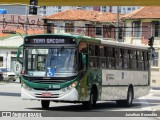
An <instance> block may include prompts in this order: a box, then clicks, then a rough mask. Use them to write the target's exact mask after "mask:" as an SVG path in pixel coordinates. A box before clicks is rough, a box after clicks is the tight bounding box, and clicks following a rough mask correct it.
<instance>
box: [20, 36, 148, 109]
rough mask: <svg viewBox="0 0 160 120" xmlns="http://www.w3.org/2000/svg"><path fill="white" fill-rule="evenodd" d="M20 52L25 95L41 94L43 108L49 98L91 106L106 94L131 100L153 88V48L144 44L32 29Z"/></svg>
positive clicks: (29, 97)
mask: <svg viewBox="0 0 160 120" xmlns="http://www.w3.org/2000/svg"><path fill="white" fill-rule="evenodd" d="M21 50H23V61H20V60H19V55H20V51H21ZM17 58H18V60H19V62H20V63H22V66H23V67H22V75H21V84H22V88H21V98H22V99H24V100H40V101H41V105H42V108H48V107H49V104H50V101H53V102H68V103H82V104H83V105H84V106H85V107H86V108H87V109H91V108H92V107H93V106H94V105H95V104H96V102H97V101H107V100H108V101H116V102H117V104H118V105H125V106H131V105H132V100H133V99H134V98H138V97H142V96H145V95H147V94H148V93H149V90H150V52H149V48H148V47H144V46H136V45H130V44H125V43H119V42H113V41H110V40H103V39H98V38H90V37H87V36H79V35H71V34H43V35H31V36H26V37H25V38H24V44H23V45H22V46H20V47H19V49H18V54H17Z"/></svg>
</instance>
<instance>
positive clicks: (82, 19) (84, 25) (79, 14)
mask: <svg viewBox="0 0 160 120" xmlns="http://www.w3.org/2000/svg"><path fill="white" fill-rule="evenodd" d="M116 17H117V14H114V13H110V12H99V11H90V10H67V11H63V12H60V13H57V14H53V15H49V16H46V17H44V24H45V26H46V27H45V33H71V34H81V35H85V36H90V37H94V38H113V39H114V40H115V39H116V33H115V26H116Z"/></svg>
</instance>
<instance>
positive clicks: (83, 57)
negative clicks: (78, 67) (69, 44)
mask: <svg viewBox="0 0 160 120" xmlns="http://www.w3.org/2000/svg"><path fill="white" fill-rule="evenodd" d="M86 60H87V56H86V54H83V53H82V64H83V65H86Z"/></svg>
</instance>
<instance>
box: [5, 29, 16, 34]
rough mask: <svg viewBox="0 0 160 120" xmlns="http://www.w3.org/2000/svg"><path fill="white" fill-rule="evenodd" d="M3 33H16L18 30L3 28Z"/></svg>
mask: <svg viewBox="0 0 160 120" xmlns="http://www.w3.org/2000/svg"><path fill="white" fill-rule="evenodd" d="M2 33H5V34H16V31H13V30H2Z"/></svg>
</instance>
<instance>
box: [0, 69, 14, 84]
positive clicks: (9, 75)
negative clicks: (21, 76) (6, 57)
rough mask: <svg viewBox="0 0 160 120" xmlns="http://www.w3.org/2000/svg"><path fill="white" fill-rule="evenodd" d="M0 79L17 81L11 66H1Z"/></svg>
mask: <svg viewBox="0 0 160 120" xmlns="http://www.w3.org/2000/svg"><path fill="white" fill-rule="evenodd" d="M0 80H1V81H15V80H16V74H15V73H14V72H13V71H11V70H10V69H9V68H4V67H0Z"/></svg>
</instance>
